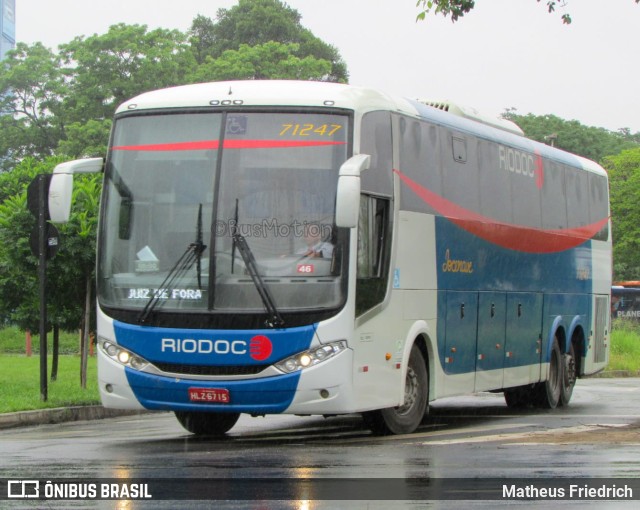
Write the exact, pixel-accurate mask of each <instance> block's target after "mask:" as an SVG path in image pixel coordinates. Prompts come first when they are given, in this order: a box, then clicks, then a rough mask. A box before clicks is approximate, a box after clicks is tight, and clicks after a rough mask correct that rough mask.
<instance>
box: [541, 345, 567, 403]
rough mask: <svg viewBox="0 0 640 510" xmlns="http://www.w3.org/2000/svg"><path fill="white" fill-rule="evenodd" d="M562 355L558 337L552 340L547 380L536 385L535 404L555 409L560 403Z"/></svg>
mask: <svg viewBox="0 0 640 510" xmlns="http://www.w3.org/2000/svg"><path fill="white" fill-rule="evenodd" d="M562 360H563V356H562V353H561V352H560V346H559V345H558V338H557V337H555V338H554V340H553V346H552V347H551V356H550V358H549V376H548V377H547V380H546V381H544V382H541V383H538V384H537V385H536V391H535V392H536V397H537V398H536V401H537V402H536V404H537V406H538V407H542V408H545V409H555V408H556V407H557V406H558V404H559V403H560V394H561V393H562V378H563V375H562V373H563V368H564V367H563V362H562Z"/></svg>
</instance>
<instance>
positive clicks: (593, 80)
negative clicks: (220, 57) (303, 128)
mask: <svg viewBox="0 0 640 510" xmlns="http://www.w3.org/2000/svg"><path fill="white" fill-rule="evenodd" d="M236 3H237V1H236V0H179V1H176V0H91V1H90V0H16V38H17V40H18V41H21V42H25V43H28V44H32V43H34V42H37V41H40V42H42V43H43V44H45V46H48V47H49V48H51V49H54V50H55V49H57V46H58V45H59V44H63V43H66V42H69V41H70V40H72V39H73V38H74V37H76V36H80V35H84V36H90V35H93V34H103V33H105V32H106V31H107V30H108V28H109V26H111V25H113V24H116V23H127V24H144V25H147V26H148V27H149V29H153V28H158V27H162V28H170V29H173V28H175V29H178V30H181V31H183V32H186V31H187V30H188V29H189V27H190V25H191V22H192V20H193V18H194V17H195V16H196V15H198V14H202V15H204V16H207V17H210V18H215V15H216V12H217V10H218V9H219V8H226V9H228V8H230V7H232V6H233V5H235V4H236ZM286 3H287V4H288V5H289V6H290V7H292V8H294V9H296V10H298V12H299V13H300V14H301V15H302V24H303V25H304V26H306V27H307V28H308V29H310V30H311V31H312V32H313V33H314V35H316V36H317V37H319V38H320V39H322V40H323V41H325V42H327V43H329V44H332V45H333V46H335V47H336V48H337V49H338V51H339V52H340V54H341V55H342V57H343V59H344V60H345V62H346V63H347V66H348V70H349V76H350V78H349V82H350V83H351V84H353V85H361V86H366V87H373V88H377V89H381V90H383V91H385V92H388V93H391V94H395V95H400V96H405V97H410V98H423V99H433V100H445V99H446V100H451V101H454V102H456V103H459V104H461V105H465V106H471V107H474V108H476V109H477V110H479V111H481V112H483V113H486V114H489V115H495V116H497V115H499V114H501V113H502V112H504V110H505V109H507V108H515V109H516V111H517V113H519V114H526V113H533V114H536V115H545V114H553V115H556V116H558V117H561V118H563V119H566V120H574V119H575V120H578V121H579V122H581V123H582V124H585V125H588V126H597V127H603V128H606V129H608V130H611V131H616V130H618V129H620V128H629V129H631V131H632V132H634V133H635V132H640V100H639V99H638V93H639V92H640V65H639V63H640V58H639V56H638V38H637V33H638V29H639V28H640V5H638V4H636V3H635V2H634V0H607V1H606V2H603V1H602V0H568V1H567V2H566V4H567V5H566V7H565V8H558V11H557V12H556V13H554V14H548V13H547V10H546V1H542V2H539V3H538V2H537V1H536V0H477V1H476V7H475V8H474V9H473V10H472V11H471V12H470V13H469V14H467V15H466V16H465V17H464V18H461V19H460V20H459V21H458V22H456V23H452V22H451V21H450V19H448V18H447V19H445V18H443V17H442V16H437V17H436V16H433V15H432V16H429V17H428V18H427V20H426V21H421V22H416V14H417V13H418V9H417V7H416V0H288V1H287V2H286ZM560 3H561V2H560ZM564 12H568V13H569V14H570V15H571V17H572V19H573V23H572V24H571V25H564V24H563V23H562V21H561V19H560V15H561V14H562V13H564Z"/></svg>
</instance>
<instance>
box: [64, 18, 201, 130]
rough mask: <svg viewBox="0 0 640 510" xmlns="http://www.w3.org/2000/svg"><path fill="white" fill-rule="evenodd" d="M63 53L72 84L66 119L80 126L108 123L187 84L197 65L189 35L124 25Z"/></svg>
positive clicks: (70, 45) (81, 41)
mask: <svg viewBox="0 0 640 510" xmlns="http://www.w3.org/2000/svg"><path fill="white" fill-rule="evenodd" d="M60 54H61V57H60V58H61V60H62V63H63V64H64V66H65V68H64V73H65V75H66V77H67V81H68V83H69V87H68V91H67V94H66V96H65V100H64V103H63V107H64V111H65V115H66V117H67V121H68V122H70V123H71V122H77V123H80V125H81V126H82V125H85V124H86V123H87V122H88V121H89V120H94V121H103V120H110V119H111V117H112V116H113V114H114V112H115V109H116V108H117V106H118V105H120V104H121V103H123V102H124V101H126V100H128V99H130V98H132V97H134V96H136V95H138V94H140V93H142V92H146V91H149V90H154V89H158V88H163V87H169V86H173V85H178V84H182V83H184V81H185V76H186V75H187V74H190V73H191V72H192V71H193V69H194V68H195V66H196V62H195V59H194V57H193V53H192V52H191V47H190V46H189V44H188V43H187V37H186V35H185V34H183V33H181V32H179V31H178V30H165V29H161V28H159V29H156V30H152V31H150V32H149V31H147V27H146V26H145V25H125V24H123V23H120V24H118V25H113V26H111V27H110V28H109V31H108V32H107V33H106V34H102V35H93V36H91V37H88V38H86V39H85V38H84V37H76V38H75V39H73V41H71V42H70V43H67V44H64V45H61V46H60Z"/></svg>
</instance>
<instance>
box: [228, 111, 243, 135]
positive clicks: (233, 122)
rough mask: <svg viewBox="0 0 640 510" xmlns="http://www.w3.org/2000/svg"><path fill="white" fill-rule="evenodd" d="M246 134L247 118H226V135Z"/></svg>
mask: <svg viewBox="0 0 640 510" xmlns="http://www.w3.org/2000/svg"><path fill="white" fill-rule="evenodd" d="M246 132H247V117H246V116H244V115H230V116H229V117H228V118H227V134H228V135H244V134H245V133H246Z"/></svg>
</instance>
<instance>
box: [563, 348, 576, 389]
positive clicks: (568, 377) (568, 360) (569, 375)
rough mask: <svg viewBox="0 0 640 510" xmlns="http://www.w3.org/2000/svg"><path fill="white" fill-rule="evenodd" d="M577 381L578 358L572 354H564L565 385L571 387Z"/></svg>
mask: <svg viewBox="0 0 640 510" xmlns="http://www.w3.org/2000/svg"><path fill="white" fill-rule="evenodd" d="M575 383H576V360H575V358H574V357H573V356H572V355H571V354H565V356H564V387H565V388H571V387H572V386H573V385H574V384H575Z"/></svg>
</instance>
